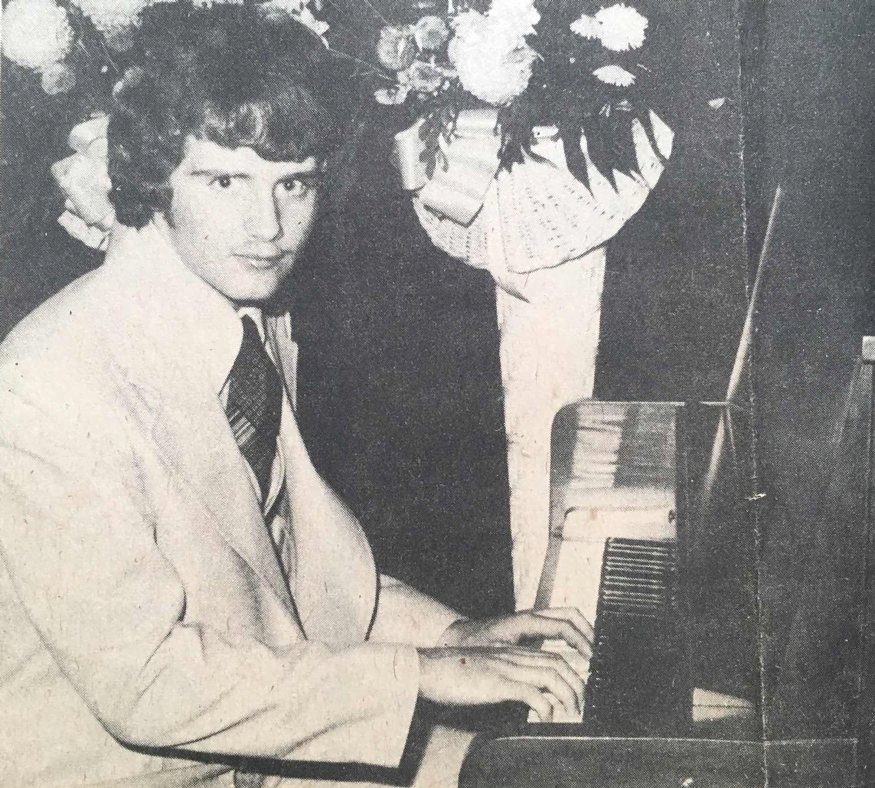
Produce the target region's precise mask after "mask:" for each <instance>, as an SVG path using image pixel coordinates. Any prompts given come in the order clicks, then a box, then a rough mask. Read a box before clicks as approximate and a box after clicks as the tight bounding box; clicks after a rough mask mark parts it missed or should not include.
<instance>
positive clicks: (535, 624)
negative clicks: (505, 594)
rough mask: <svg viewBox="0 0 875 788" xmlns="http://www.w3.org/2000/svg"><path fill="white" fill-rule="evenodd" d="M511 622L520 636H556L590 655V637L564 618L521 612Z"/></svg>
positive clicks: (582, 652) (584, 653)
mask: <svg viewBox="0 0 875 788" xmlns="http://www.w3.org/2000/svg"><path fill="white" fill-rule="evenodd" d="M513 622H514V624H515V626H516V628H517V632H518V633H519V635H520V636H522V637H541V638H554V639H555V638H558V639H560V640H564V641H565V642H566V643H567V644H568V645H569V646H571V647H572V648H575V649H577V650H578V651H579V652H580V653H581V654H583V656H585V657H590V656H592V641H591V639H590V638H588V637H587V636H586V635H585V634H584V633H583V632H582V631H581V630H580V629H578V628H577V627H576V626H575V625H574V624H572V623H571V622H570V621H568V620H567V619H565V618H555V617H552V616H545V615H542V614H541V613H521V614H518V615H517V616H516V617H515V618H514V620H513Z"/></svg>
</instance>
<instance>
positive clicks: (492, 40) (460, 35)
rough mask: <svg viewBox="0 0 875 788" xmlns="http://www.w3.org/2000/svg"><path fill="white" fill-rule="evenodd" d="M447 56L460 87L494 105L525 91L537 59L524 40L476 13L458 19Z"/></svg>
mask: <svg viewBox="0 0 875 788" xmlns="http://www.w3.org/2000/svg"><path fill="white" fill-rule="evenodd" d="M448 54H449V57H450V62H451V63H452V64H453V65H454V66H455V67H456V70H457V72H458V75H459V80H460V81H461V83H462V87H463V88H465V90H467V91H468V92H469V93H472V94H473V95H474V96H476V97H477V98H479V99H480V100H481V101H485V102H487V103H489V104H494V105H501V104H507V103H509V102H511V101H513V99H515V98H516V97H517V96H519V95H520V93H522V92H523V91H524V90H525V89H526V87H527V86H528V84H529V79H530V77H531V76H532V63H533V62H534V61H535V59H536V58H537V53H536V52H535V51H534V50H533V49H532V48H531V47H530V46H528V45H527V44H526V42H525V39H524V38H522V37H521V36H520V35H518V34H513V33H512V32H511V31H509V30H508V29H507V28H506V27H505V26H503V25H502V24H500V23H496V22H495V20H492V19H490V18H488V17H484V16H483V15H482V14H478V13H477V12H476V11H469V12H466V13H465V14H462V15H461V16H459V17H457V19H456V36H455V37H454V38H453V40H452V41H450V46H449V50H448Z"/></svg>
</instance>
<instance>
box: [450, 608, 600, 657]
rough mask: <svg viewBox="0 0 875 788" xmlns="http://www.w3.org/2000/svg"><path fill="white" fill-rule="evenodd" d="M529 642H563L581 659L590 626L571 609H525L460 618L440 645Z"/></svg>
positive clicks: (588, 648)
mask: <svg viewBox="0 0 875 788" xmlns="http://www.w3.org/2000/svg"><path fill="white" fill-rule="evenodd" d="M532 639H543V640H564V641H565V642H566V643H567V644H568V645H569V646H571V647H572V648H573V649H575V650H576V651H578V652H579V653H580V655H581V656H582V657H584V658H585V659H587V660H588V659H589V657H590V656H592V641H593V631H592V626H591V625H590V623H589V621H587V620H586V619H585V618H584V617H583V614H582V613H581V612H580V611H579V610H578V609H577V608H572V607H568V608H550V609H548V610H538V611H537V612H536V611H534V610H526V611H524V612H521V613H514V614H512V615H508V616H500V617H499V618H486V619H482V620H477V621H467V620H465V619H460V620H459V621H456V622H455V623H453V624H451V625H450V626H449V627H448V628H447V630H446V632H444V634H443V636H442V638H441V645H442V646H450V647H456V646H516V645H519V644H520V643H521V642H523V641H526V640H532Z"/></svg>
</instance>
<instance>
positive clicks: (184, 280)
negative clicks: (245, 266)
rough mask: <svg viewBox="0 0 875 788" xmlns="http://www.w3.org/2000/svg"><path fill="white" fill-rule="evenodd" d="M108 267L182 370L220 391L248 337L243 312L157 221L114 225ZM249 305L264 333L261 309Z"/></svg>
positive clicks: (145, 327) (149, 330) (147, 328)
mask: <svg viewBox="0 0 875 788" xmlns="http://www.w3.org/2000/svg"><path fill="white" fill-rule="evenodd" d="M104 265H106V266H113V267H116V268H118V269H123V270H121V273H122V274H123V275H124V276H125V277H126V278H127V279H128V280H129V281H131V283H132V285H133V289H134V297H135V298H136V299H137V300H138V301H139V303H140V305H141V310H140V312H141V317H140V319H141V320H142V323H143V325H142V328H143V330H144V331H145V332H147V333H148V334H149V339H150V340H151V341H152V342H153V343H154V344H155V345H156V348H157V349H158V350H159V351H160V352H162V353H167V354H170V356H169V357H171V358H173V359H175V360H176V361H177V362H178V364H177V365H176V366H177V367H178V369H181V370H183V373H184V374H186V375H188V376H190V377H192V378H193V379H195V380H197V381H200V382H202V383H204V384H206V385H208V386H209V387H210V388H211V389H212V390H213V391H214V392H215V393H219V392H220V391H221V389H222V387H223V385H224V383H225V380H226V379H227V377H228V373H229V372H230V370H231V367H232V365H233V364H234V360H235V359H236V358H237V354H238V352H239V350H240V343H241V342H242V339H243V326H242V323H241V322H240V318H241V316H242V314H238V311H237V310H236V309H235V308H234V306H233V305H232V304H231V302H230V301H228V299H226V298H225V297H224V296H222V295H221V294H220V293H218V292H217V291H216V290H214V289H213V288H212V287H211V286H210V285H208V284H207V283H206V282H204V281H203V280H202V279H201V278H200V277H199V276H197V274H195V273H194V272H193V271H191V270H190V269H189V268H188V267H187V266H186V265H185V263H184V262H183V261H182V259H181V258H180V257H179V255H178V254H177V252H176V250H175V249H174V248H173V246H172V244H171V243H170V242H169V241H168V240H167V239H166V238H165V237H164V236H163V235H162V234H161V232H160V230H159V229H158V228H157V227H155V225H154V224H152V223H150V224H147V225H146V226H145V227H143V228H142V229H139V230H134V229H132V228H128V227H120V226H119V225H118V224H117V225H116V226H115V227H114V228H113V234H112V241H111V242H110V247H109V250H108V251H107V256H106V262H105V263H104ZM254 312H255V314H253V309H252V308H248V307H247V308H246V313H247V314H250V315H252V316H253V319H254V320H255V324H256V325H257V326H258V328H259V332H262V338H263V331H264V327H263V323H262V320H261V312H260V310H258V309H254Z"/></svg>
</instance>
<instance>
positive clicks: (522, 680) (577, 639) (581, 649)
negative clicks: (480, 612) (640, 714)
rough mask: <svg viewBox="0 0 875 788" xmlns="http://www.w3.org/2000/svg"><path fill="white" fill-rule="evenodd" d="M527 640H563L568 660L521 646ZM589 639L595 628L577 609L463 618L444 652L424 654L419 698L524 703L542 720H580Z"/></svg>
mask: <svg viewBox="0 0 875 788" xmlns="http://www.w3.org/2000/svg"><path fill="white" fill-rule="evenodd" d="M530 640H553V641H556V640H559V641H564V642H565V643H567V644H568V646H570V649H569V652H568V654H567V655H566V656H567V660H566V659H565V658H563V657H562V656H560V655H559V654H555V653H550V652H547V651H536V650H534V649H527V648H522V647H520V644H521V643H524V642H526V641H530ZM592 640H593V631H592V626H590V623H589V622H588V621H587V620H586V619H585V618H584V617H583V615H581V613H580V611H579V610H576V609H574V608H563V609H550V610H540V611H538V612H534V611H531V610H528V611H525V612H522V613H515V614H513V615H508V616H502V617H499V618H491V619H484V620H481V621H466V620H464V619H463V620H459V621H456V622H455V623H453V624H452V625H450V626H449V627H448V628H447V630H446V632H444V634H443V636H442V638H441V642H440V645H441V646H442V648H436V649H420V651H419V654H420V671H421V679H420V692H421V694H422V695H423V696H424V697H426V698H429V699H430V700H433V701H437V702H438V703H445V704H451V705H476V704H483V703H498V702H501V701H506V700H513V701H520V702H522V703H525V704H526V705H527V706H528V707H529V708H531V709H533V710H534V711H535V712H536V713H537V714H538V716H539V717H540V718H541V719H542V720H543V721H545V722H547V721H549V720H552V719H553V712H554V710H556V709H559V708H560V707H561V709H562V710H563V711H564V712H565V714H564V715H563V716H568V715H575V716H579V714H580V709H581V705H582V703H583V683H584V680H585V678H586V674H587V669H588V664H589V657H590V655H591V654H592Z"/></svg>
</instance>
